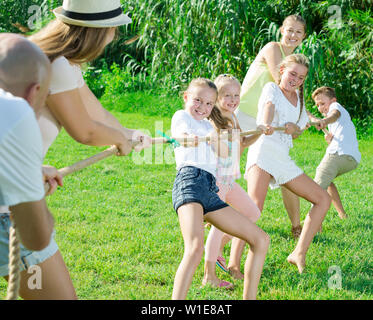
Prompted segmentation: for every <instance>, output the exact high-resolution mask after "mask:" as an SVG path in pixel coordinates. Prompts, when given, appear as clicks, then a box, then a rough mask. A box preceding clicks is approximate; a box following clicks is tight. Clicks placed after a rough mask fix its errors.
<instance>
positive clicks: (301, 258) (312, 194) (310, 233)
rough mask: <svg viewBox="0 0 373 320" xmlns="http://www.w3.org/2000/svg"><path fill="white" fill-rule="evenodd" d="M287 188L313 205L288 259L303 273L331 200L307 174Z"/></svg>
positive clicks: (289, 184)
mask: <svg viewBox="0 0 373 320" xmlns="http://www.w3.org/2000/svg"><path fill="white" fill-rule="evenodd" d="M286 187H287V188H288V189H290V190H291V191H292V192H294V193H295V194H297V195H298V196H300V197H302V198H304V199H306V200H307V201H309V202H311V203H312V204H313V206H312V208H311V210H310V211H309V212H308V214H307V216H306V219H305V221H304V225H303V229H302V233H301V235H300V237H299V241H298V243H297V245H296V247H295V249H294V251H293V252H292V253H291V254H290V255H289V256H288V258H287V260H288V262H289V263H292V264H294V265H296V266H297V267H298V271H299V273H302V272H303V269H304V268H305V266H306V253H307V251H308V248H309V246H310V244H311V242H312V240H313V237H314V236H315V234H316V233H317V231H318V230H319V229H320V226H321V224H322V221H323V220H324V217H325V215H326V213H327V211H328V210H329V207H330V202H331V199H330V197H329V195H328V193H327V192H326V191H325V190H324V189H322V188H321V187H320V186H319V185H318V184H317V183H316V182H314V181H313V180H312V179H311V178H309V177H308V176H307V175H305V174H302V175H300V176H299V177H297V178H295V179H294V180H292V181H290V182H288V183H286Z"/></svg>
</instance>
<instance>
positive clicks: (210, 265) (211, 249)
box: [202, 226, 232, 287]
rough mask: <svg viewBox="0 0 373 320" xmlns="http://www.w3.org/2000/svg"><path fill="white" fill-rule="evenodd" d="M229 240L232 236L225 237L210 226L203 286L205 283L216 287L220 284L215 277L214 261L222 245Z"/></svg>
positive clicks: (221, 232) (225, 235) (224, 234)
mask: <svg viewBox="0 0 373 320" xmlns="http://www.w3.org/2000/svg"><path fill="white" fill-rule="evenodd" d="M231 238H232V236H229V235H227V234H226V233H224V232H223V231H221V230H219V229H218V228H216V227H215V226H211V229H210V232H209V235H208V237H207V240H206V252H205V271H204V276H203V281H202V284H203V285H205V284H206V283H207V282H209V283H211V284H212V285H214V286H218V285H219V284H220V282H221V281H220V280H219V278H218V277H217V276H216V260H217V258H218V256H219V254H221V252H222V249H223V248H224V245H225V244H226V243H227V242H228V241H229V240H230V239H231ZM227 287H231V286H227Z"/></svg>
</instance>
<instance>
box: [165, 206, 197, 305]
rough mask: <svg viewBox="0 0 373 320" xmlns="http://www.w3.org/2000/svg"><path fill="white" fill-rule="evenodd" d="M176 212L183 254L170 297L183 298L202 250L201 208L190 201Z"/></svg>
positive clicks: (174, 298)
mask: <svg viewBox="0 0 373 320" xmlns="http://www.w3.org/2000/svg"><path fill="white" fill-rule="evenodd" d="M177 213H178V217H179V223H180V229H181V233H182V235H183V239H184V256H183V259H182V260H181V262H180V265H179V268H178V269H177V272H176V275H175V280H174V288H173V291H172V299H173V300H184V299H186V296H187V293H188V290H189V287H190V284H191V283H192V279H193V275H194V273H195V271H196V269H197V267H198V265H199V263H200V262H201V259H202V255H203V251H204V249H203V242H204V227H203V209H202V206H201V205H200V204H199V203H194V202H192V203H187V204H184V205H182V206H181V207H180V208H179V209H178V210H177Z"/></svg>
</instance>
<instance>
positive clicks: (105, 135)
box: [30, 0, 151, 300]
mask: <svg viewBox="0 0 373 320" xmlns="http://www.w3.org/2000/svg"><path fill="white" fill-rule="evenodd" d="M53 12H54V14H55V15H56V17H57V19H56V20H53V21H52V22H50V23H49V24H48V25H47V26H46V27H45V28H43V29H42V30H40V31H39V32H37V33H35V34H34V35H32V36H31V37H30V40H31V41H33V42H34V43H36V44H37V45H38V46H39V47H40V48H41V49H42V50H43V51H44V53H45V54H46V55H47V57H48V58H49V60H50V61H51V63H52V76H51V78H52V79H51V85H50V94H49V96H48V98H47V101H46V105H45V106H44V108H43V109H42V110H41V113H40V118H39V119H40V120H39V126H40V129H41V132H42V137H43V153H44V155H45V154H46V153H47V151H48V148H49V147H50V145H51V144H52V143H53V141H54V140H55V139H56V137H57V135H58V133H59V132H60V129H61V128H62V127H63V128H65V130H66V132H67V133H68V134H69V135H70V136H71V137H72V138H73V139H74V140H76V141H78V142H80V143H83V144H86V145H91V146H106V145H116V146H117V148H118V150H119V151H118V155H127V154H128V153H130V152H131V150H132V145H131V143H130V140H131V139H139V140H140V141H141V142H142V143H140V144H138V145H137V147H136V149H135V150H141V149H142V148H144V147H146V146H148V145H149V144H150V141H151V140H150V137H147V136H145V135H143V134H142V133H141V132H138V131H135V130H129V129H126V128H124V127H123V126H122V125H121V124H120V123H119V121H118V120H117V119H116V118H115V117H114V116H113V115H111V114H110V113H109V112H108V111H106V110H105V109H104V108H103V107H102V105H101V103H100V102H99V101H98V99H97V98H96V97H95V96H94V94H93V93H92V92H91V90H90V89H89V88H88V86H87V85H86V84H85V82H84V80H83V77H82V72H81V69H80V65H81V64H82V63H85V62H89V61H92V60H93V59H95V58H97V57H98V56H99V55H100V54H101V53H102V52H103V50H104V48H105V46H107V45H108V44H109V43H110V42H111V41H112V40H113V38H114V35H115V30H116V28H117V27H118V26H120V25H124V24H128V23H130V22H131V19H130V18H128V16H126V15H125V14H123V12H122V10H121V4H120V1H119V0H110V1H101V0H86V1H79V0H69V1H68V0H64V2H63V6H61V7H58V8H56V9H55V10H54V11H53ZM92 17H94V19H92ZM44 275H46V277H44ZM38 298H39V299H42V300H44V299H55V300H57V299H69V300H71V299H76V294H75V290H74V287H73V284H72V281H71V279H70V276H69V272H68V270H67V268H66V266H65V263H64V261H63V258H62V256H61V254H60V252H59V251H57V253H56V254H54V255H53V256H52V257H51V258H49V259H48V260H46V261H45V262H44V265H43V290H38Z"/></svg>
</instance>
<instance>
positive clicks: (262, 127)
mask: <svg viewBox="0 0 373 320" xmlns="http://www.w3.org/2000/svg"><path fill="white" fill-rule="evenodd" d="M257 129H258V130H262V132H263V134H265V135H266V136H270V135H272V134H273V132H274V129H273V127H272V126H271V125H270V124H260V125H259V126H257Z"/></svg>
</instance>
